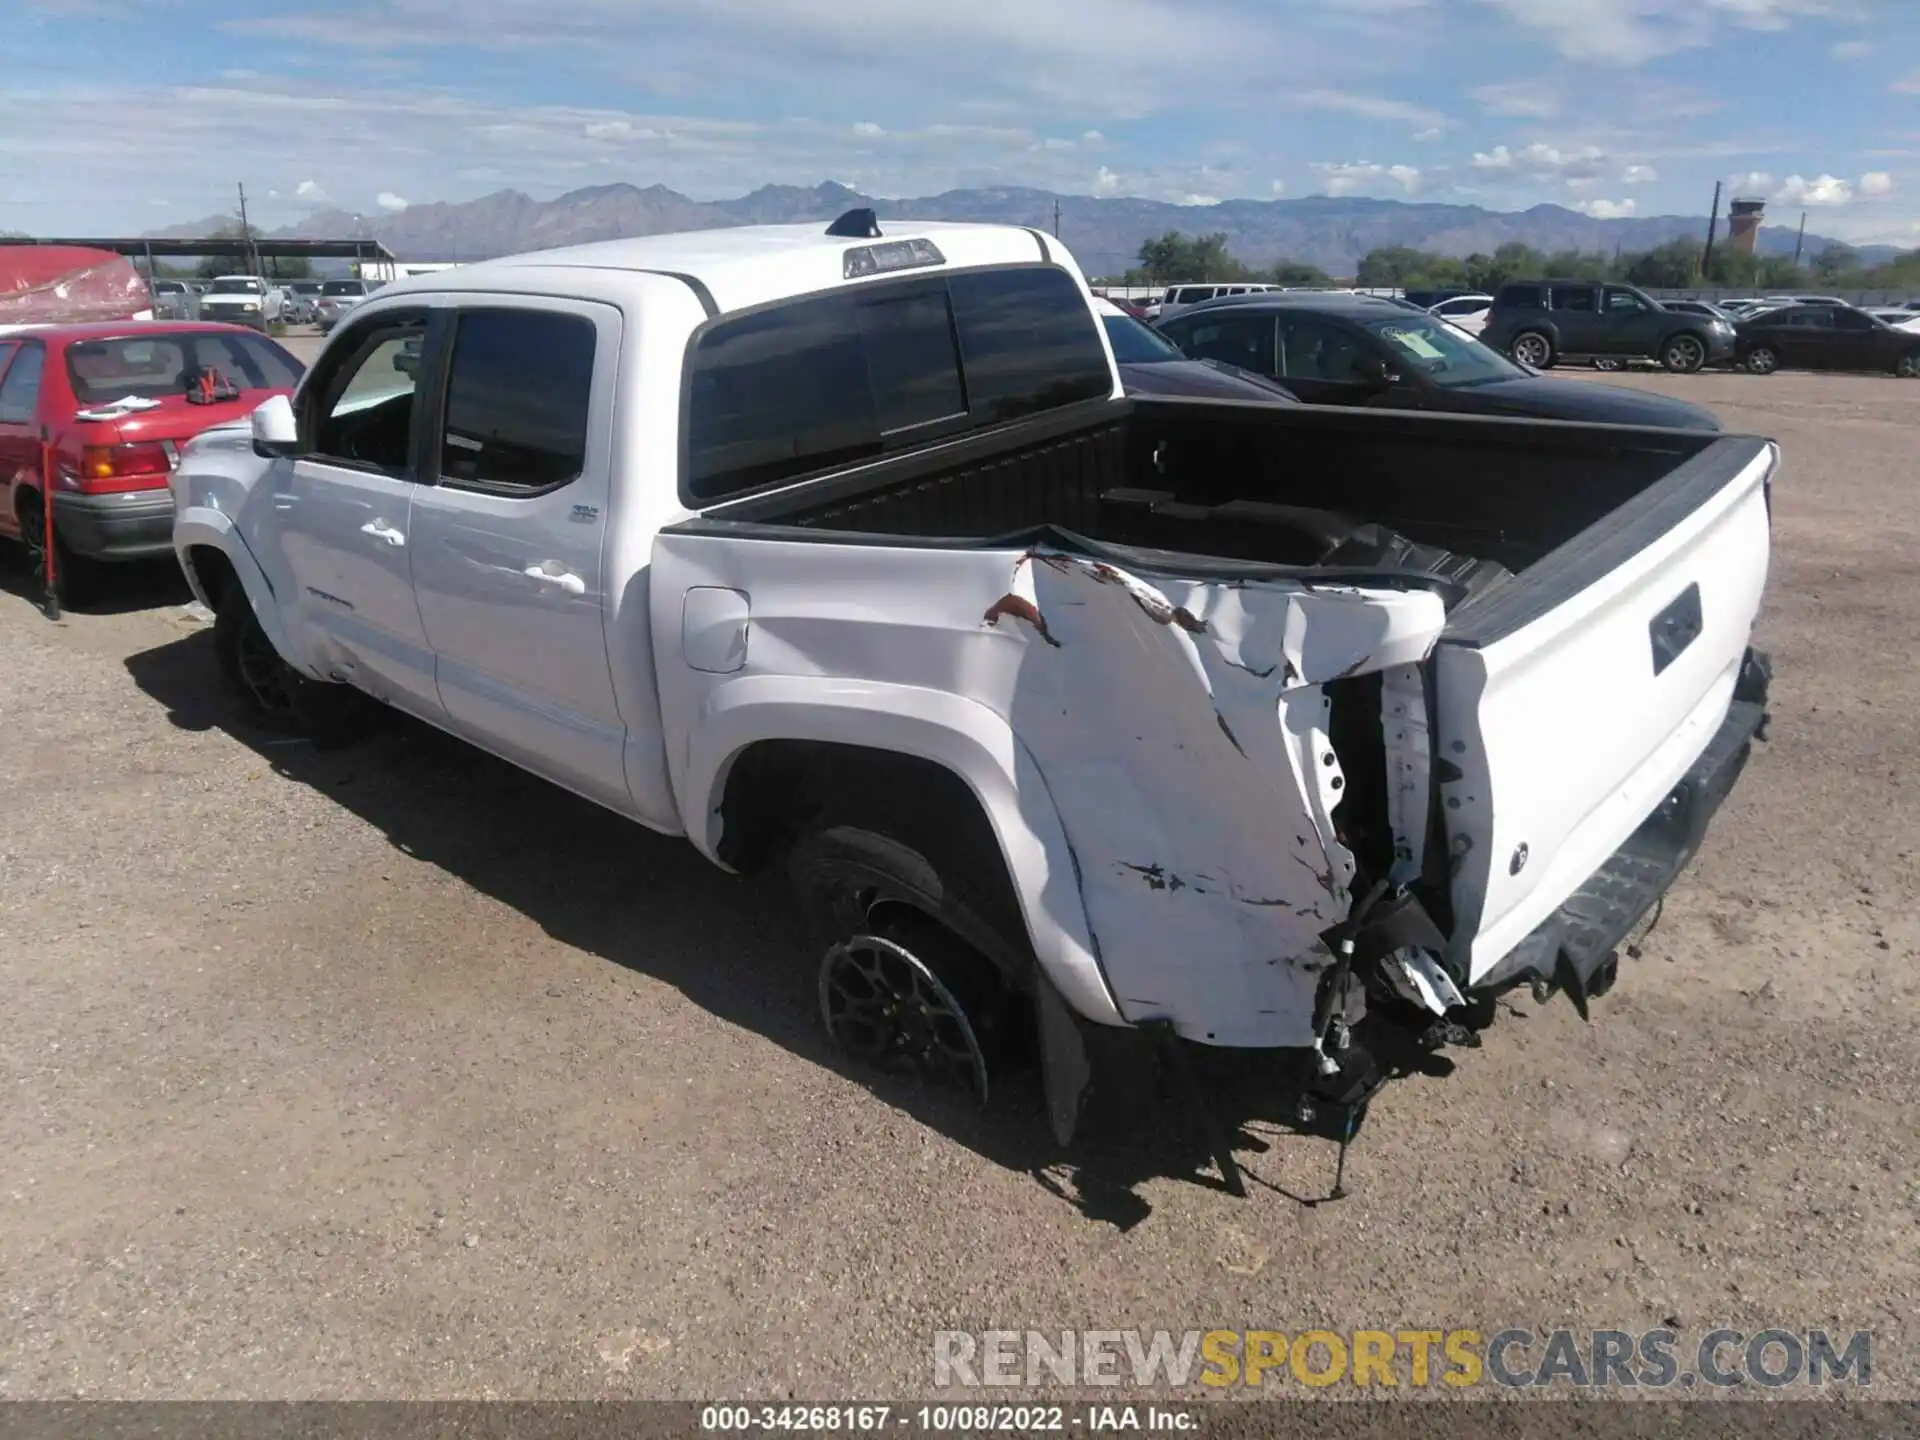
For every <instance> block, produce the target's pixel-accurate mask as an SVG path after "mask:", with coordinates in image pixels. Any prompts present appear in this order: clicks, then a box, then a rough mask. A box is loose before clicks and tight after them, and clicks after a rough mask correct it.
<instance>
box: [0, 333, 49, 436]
mask: <svg viewBox="0 0 1920 1440" xmlns="http://www.w3.org/2000/svg"><path fill="white" fill-rule="evenodd" d="M46 363H47V352H46V351H45V350H43V349H41V348H40V347H39V346H38V345H22V346H21V347H20V349H19V352H18V353H17V354H16V355H15V356H14V357H13V363H12V364H11V365H9V366H8V367H7V374H6V378H5V379H4V380H0V421H5V422H7V423H8V424H12V425H24V424H26V423H28V422H29V421H31V420H32V419H33V410H34V406H35V405H37V404H39V402H40V372H41V370H42V369H43V368H44V367H45V365H46Z"/></svg>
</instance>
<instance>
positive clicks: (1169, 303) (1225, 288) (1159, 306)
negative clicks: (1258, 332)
mask: <svg viewBox="0 0 1920 1440" xmlns="http://www.w3.org/2000/svg"><path fill="white" fill-rule="evenodd" d="M1280 288H1281V287H1280V286H1278V285H1259V284H1253V283H1247V284H1233V285H1169V286H1168V287H1167V293H1166V294H1164V295H1162V296H1161V297H1160V299H1159V300H1158V301H1157V302H1155V303H1154V304H1152V305H1148V306H1146V307H1145V308H1146V313H1147V318H1148V319H1150V320H1160V319H1164V318H1165V317H1167V316H1169V315H1175V314H1178V313H1179V312H1180V311H1182V310H1184V309H1186V307H1187V306H1189V305H1198V304H1199V303H1200V302H1201V301H1202V300H1218V299H1219V298H1220V297H1221V296H1223V295H1258V294H1264V293H1265V292H1267V291H1269V290H1278V289H1280Z"/></svg>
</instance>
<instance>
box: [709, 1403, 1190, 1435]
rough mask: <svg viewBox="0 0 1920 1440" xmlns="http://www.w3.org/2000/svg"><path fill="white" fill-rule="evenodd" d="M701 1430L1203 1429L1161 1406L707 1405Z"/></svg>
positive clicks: (1173, 1431)
mask: <svg viewBox="0 0 1920 1440" xmlns="http://www.w3.org/2000/svg"><path fill="white" fill-rule="evenodd" d="M700 1428H701V1429H702V1430H704V1431H712V1432H718V1433H729V1432H731V1433H736V1434H743V1433H750V1432H754V1431H776V1430H777V1431H788V1432H794V1433H801V1434H805V1433H819V1434H835V1433H838V1434H844V1435H886V1434H907V1435H922V1434H924V1435H944V1434H962V1435H973V1434H980V1433H982V1432H1000V1433H1006V1434H1014V1435H1028V1434H1044V1433H1048V1432H1055V1433H1067V1432H1071V1431H1076V1430H1078V1431H1086V1432H1091V1433H1094V1434H1099V1433H1102V1432H1125V1431H1140V1432H1146V1433H1158V1434H1177V1433H1182V1432H1188V1431H1195V1430H1198V1429H1199V1428H1200V1419H1199V1416H1198V1415H1196V1414H1194V1413H1193V1412H1192V1411H1189V1410H1183V1409H1179V1408H1164V1409H1163V1408H1162V1407H1160V1406H1157V1405H1080V1406H1069V1405H964V1404H963V1405H911V1406H908V1405H898V1406H896V1405H857V1404H853V1405H707V1406H703V1407H702V1408H701V1411H700Z"/></svg>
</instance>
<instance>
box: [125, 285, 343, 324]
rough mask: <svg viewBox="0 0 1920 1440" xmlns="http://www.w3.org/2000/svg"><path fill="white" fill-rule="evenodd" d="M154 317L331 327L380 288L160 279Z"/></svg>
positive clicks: (154, 291) (149, 286) (153, 288)
mask: <svg viewBox="0 0 1920 1440" xmlns="http://www.w3.org/2000/svg"><path fill="white" fill-rule="evenodd" d="M148 288H149V289H150V290H151V292H152V294H153V314H154V318H155V319H157V320H211V321H221V322H225V323H229V324H237V325H245V326H247V327H249V328H250V329H255V330H264V329H265V328H266V327H267V326H269V325H273V324H281V323H284V324H287V325H318V326H319V327H320V328H321V329H322V330H323V331H324V330H329V329H331V328H332V327H333V326H334V325H335V324H337V323H338V321H339V319H340V317H341V316H342V315H343V314H345V313H346V312H347V311H348V310H349V309H351V308H352V307H353V306H354V305H355V304H357V303H358V302H359V301H361V300H364V299H365V298H366V297H367V296H368V295H371V294H372V293H373V292H374V291H375V290H377V289H378V288H379V286H378V285H377V284H376V283H375V282H373V281H369V280H356V279H342V280H283V281H272V280H261V279H259V278H258V277H256V276H253V275H240V274H235V275H221V276H218V277H216V278H215V279H212V280H174V279H166V278H158V279H154V280H151V281H149V282H148Z"/></svg>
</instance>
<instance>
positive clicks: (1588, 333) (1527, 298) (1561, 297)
mask: <svg viewBox="0 0 1920 1440" xmlns="http://www.w3.org/2000/svg"><path fill="white" fill-rule="evenodd" d="M1480 339H1481V342H1482V343H1483V344H1487V345H1491V346H1493V347H1494V348H1495V349H1496V350H1503V351H1505V352H1506V353H1507V354H1509V355H1511V356H1512V357H1513V358H1514V359H1515V360H1518V361H1519V362H1520V363H1521V364H1522V365H1528V366H1531V367H1533V368H1534V369H1536V370H1545V369H1546V368H1547V367H1548V366H1550V365H1552V364H1554V363H1555V362H1556V361H1559V360H1569V359H1581V360H1602V361H1605V360H1633V359H1645V360H1657V361H1659V362H1660V364H1662V365H1664V366H1665V367H1666V368H1667V369H1669V370H1671V371H1674V372H1675V373H1676V374H1683V375H1684V374H1690V373H1692V372H1693V371H1695V370H1698V369H1699V368H1700V367H1701V366H1703V365H1715V364H1719V363H1721V362H1723V361H1726V360H1730V359H1732V358H1733V350H1734V334H1733V326H1732V325H1731V324H1730V323H1728V322H1727V321H1725V320H1721V319H1717V318H1715V317H1713V316H1708V315H1683V314H1680V313H1678V312H1676V311H1672V310H1668V309H1666V308H1665V307H1663V306H1662V305H1661V304H1660V302H1659V301H1658V300H1655V299H1654V298H1653V297H1652V296H1651V295H1648V294H1646V293H1645V292H1643V291H1640V290H1636V289H1635V288H1634V287H1633V286H1631V285H1602V284H1597V283H1595V282H1592V281H1587V280H1528V281H1523V282H1518V283H1515V284H1510V285H1502V286H1501V287H1500V291H1499V293H1498V294H1497V295H1495V296H1494V300H1493V308H1492V309H1491V310H1489V311H1488V312H1487V326H1486V329H1484V330H1482V331H1481V332H1480Z"/></svg>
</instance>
